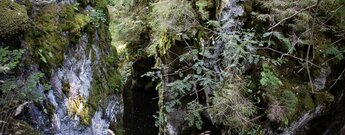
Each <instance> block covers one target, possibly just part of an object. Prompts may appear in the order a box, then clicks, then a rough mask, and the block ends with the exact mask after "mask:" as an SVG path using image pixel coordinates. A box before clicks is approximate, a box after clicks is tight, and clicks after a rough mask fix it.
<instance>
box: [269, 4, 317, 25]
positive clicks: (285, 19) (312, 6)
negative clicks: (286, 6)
mask: <svg viewBox="0 0 345 135" xmlns="http://www.w3.org/2000/svg"><path fill="white" fill-rule="evenodd" d="M319 3H320V0H318V1H317V2H316V3H315V4H314V5H311V6H309V7H306V8H304V9H302V10H300V11H298V12H296V13H294V14H293V15H291V16H289V17H286V18H284V19H283V20H281V21H279V22H278V23H276V24H275V25H273V26H272V27H270V28H269V29H268V31H271V30H272V29H274V28H275V27H277V26H279V25H280V24H281V23H283V22H285V21H287V20H289V19H291V18H293V17H295V16H296V15H298V14H299V13H301V12H303V11H306V10H308V9H311V8H314V7H316V6H317V5H319Z"/></svg>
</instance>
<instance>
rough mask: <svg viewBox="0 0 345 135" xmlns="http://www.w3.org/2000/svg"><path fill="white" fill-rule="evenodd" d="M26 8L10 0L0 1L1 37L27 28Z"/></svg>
mask: <svg viewBox="0 0 345 135" xmlns="http://www.w3.org/2000/svg"><path fill="white" fill-rule="evenodd" d="M28 21H29V17H28V15H27V12H26V8H25V7H24V6H22V5H19V4H17V3H16V2H12V1H10V0H2V1H0V38H4V37H7V36H11V35H14V34H17V33H18V32H20V31H23V30H25V29H26V28H27V26H28V25H27V23H28Z"/></svg>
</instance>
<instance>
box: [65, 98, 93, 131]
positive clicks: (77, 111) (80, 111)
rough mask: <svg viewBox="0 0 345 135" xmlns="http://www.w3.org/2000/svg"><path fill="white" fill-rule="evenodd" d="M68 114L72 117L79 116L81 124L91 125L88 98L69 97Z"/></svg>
mask: <svg viewBox="0 0 345 135" xmlns="http://www.w3.org/2000/svg"><path fill="white" fill-rule="evenodd" d="M67 112H68V115H69V116H70V117H72V118H74V117H79V118H80V120H81V124H83V125H90V124H91V117H90V115H89V108H88V106H87V104H86V100H85V99H84V98H83V97H79V98H76V99H72V98H69V99H68V105H67Z"/></svg>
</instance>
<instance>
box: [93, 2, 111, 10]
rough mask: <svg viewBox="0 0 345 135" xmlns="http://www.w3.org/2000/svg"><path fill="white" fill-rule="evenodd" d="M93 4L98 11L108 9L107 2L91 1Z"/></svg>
mask: <svg viewBox="0 0 345 135" xmlns="http://www.w3.org/2000/svg"><path fill="white" fill-rule="evenodd" d="M91 4H92V6H93V7H94V8H96V9H105V8H106V7H107V4H108V2H107V0H91Z"/></svg>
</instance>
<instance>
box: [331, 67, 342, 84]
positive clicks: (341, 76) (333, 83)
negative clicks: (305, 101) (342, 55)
mask: <svg viewBox="0 0 345 135" xmlns="http://www.w3.org/2000/svg"><path fill="white" fill-rule="evenodd" d="M344 72H345V68H344V70H343V71H342V72H341V74H340V75H339V77H338V78H337V80H335V82H334V83H333V84H332V86H331V87H329V88H330V89H332V88H333V86H335V84H336V83H337V82H338V81H339V80H340V78H341V77H342V76H343V74H344Z"/></svg>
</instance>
